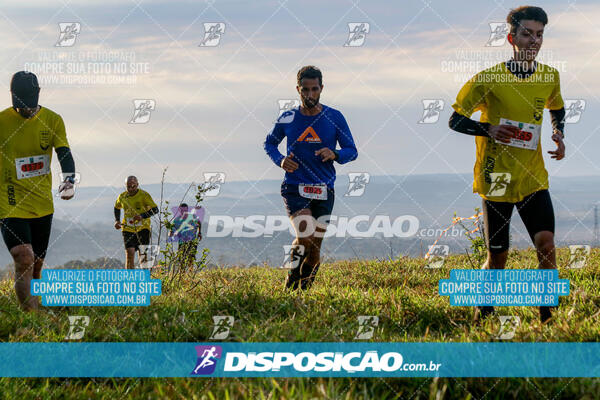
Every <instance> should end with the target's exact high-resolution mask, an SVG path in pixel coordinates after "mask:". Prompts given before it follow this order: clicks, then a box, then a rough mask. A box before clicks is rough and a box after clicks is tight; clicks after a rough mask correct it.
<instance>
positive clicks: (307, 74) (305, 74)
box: [296, 65, 323, 86]
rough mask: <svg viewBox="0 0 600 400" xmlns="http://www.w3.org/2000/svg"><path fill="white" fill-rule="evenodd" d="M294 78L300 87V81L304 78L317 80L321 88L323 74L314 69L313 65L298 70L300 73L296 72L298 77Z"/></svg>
mask: <svg viewBox="0 0 600 400" xmlns="http://www.w3.org/2000/svg"><path fill="white" fill-rule="evenodd" d="M296 78H297V81H298V86H300V81H302V79H304V78H308V79H318V80H319V86H323V74H322V73H321V70H320V69H319V68H317V67H315V66H314V65H306V66H304V67H302V68H300V71H298V75H297V76H296Z"/></svg>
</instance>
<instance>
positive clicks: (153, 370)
mask: <svg viewBox="0 0 600 400" xmlns="http://www.w3.org/2000/svg"><path fill="white" fill-rule="evenodd" d="M0 360H2V363H0V376H2V377H435V376H439V377H599V376H600V343H364V342H336V343H323V342H317V343H308V342H294V343H285V342H280V343H217V342H215V343H0Z"/></svg>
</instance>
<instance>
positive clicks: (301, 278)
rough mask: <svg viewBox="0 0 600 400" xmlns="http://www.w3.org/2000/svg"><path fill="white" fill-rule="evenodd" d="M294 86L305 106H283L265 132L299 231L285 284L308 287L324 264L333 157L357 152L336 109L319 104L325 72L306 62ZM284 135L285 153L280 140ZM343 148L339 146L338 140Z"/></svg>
mask: <svg viewBox="0 0 600 400" xmlns="http://www.w3.org/2000/svg"><path fill="white" fill-rule="evenodd" d="M296 90H297V91H298V94H300V99H301V105H300V107H297V108H294V109H292V110H289V111H285V112H284V113H283V114H282V115H281V116H280V117H279V118H278V120H277V122H276V123H275V126H274V127H273V130H272V131H271V133H269V134H268V135H267V138H266V140H265V142H264V148H265V151H266V152H267V154H268V155H269V157H270V158H271V160H273V162H274V163H275V165H277V166H278V167H281V168H283V169H284V170H285V177H284V180H283V183H282V185H281V196H282V197H283V202H284V204H285V206H286V209H287V213H288V215H289V217H290V218H291V220H292V224H293V226H294V229H295V231H296V238H295V239H294V241H293V243H292V245H293V246H292V254H291V259H292V260H298V264H297V265H296V266H294V267H293V268H292V269H290V271H289V273H288V277H287V281H286V288H291V289H297V288H298V286H300V288H301V289H308V288H309V287H310V286H311V285H312V283H313V282H314V279H315V276H316V274H317V271H318V270H319V265H320V257H321V255H320V251H321V242H322V240H323V235H324V233H325V231H326V229H327V224H328V223H329V216H330V215H331V211H332V210H333V202H334V182H335V167H334V165H333V162H334V161H337V162H338V163H339V164H345V163H347V162H350V161H352V160H354V159H356V157H357V155H358V153H357V151H356V146H355V145H354V140H353V139H352V134H351V133H350V128H348V124H347V123H346V120H345V119H344V116H343V115H342V113H341V112H339V111H338V110H335V109H333V108H331V107H328V106H326V105H324V104H321V103H319V98H320V96H321V91H322V90H323V76H322V74H321V71H320V70H319V69H318V68H316V67H314V66H312V65H309V66H305V67H302V68H301V69H300V70H299V71H298V74H297V86H296ZM284 138H286V139H287V140H286V142H287V143H286V147H287V152H286V154H287V155H286V156H284V155H283V154H281V153H280V152H279V149H278V145H279V144H280V143H281V142H282V141H283V139H284ZM338 143H339V145H340V149H339V150H336V144H338Z"/></svg>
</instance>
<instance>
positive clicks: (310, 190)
mask: <svg viewBox="0 0 600 400" xmlns="http://www.w3.org/2000/svg"><path fill="white" fill-rule="evenodd" d="M298 191H299V192H300V196H302V197H304V198H306V199H313V200H327V185H305V184H302V183H301V184H299V185H298Z"/></svg>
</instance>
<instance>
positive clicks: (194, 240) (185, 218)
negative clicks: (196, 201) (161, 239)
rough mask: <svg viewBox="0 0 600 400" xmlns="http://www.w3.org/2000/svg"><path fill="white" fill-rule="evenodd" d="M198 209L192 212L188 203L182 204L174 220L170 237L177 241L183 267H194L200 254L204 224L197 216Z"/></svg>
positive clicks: (193, 209)
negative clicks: (199, 247)
mask: <svg viewBox="0 0 600 400" xmlns="http://www.w3.org/2000/svg"><path fill="white" fill-rule="evenodd" d="M199 208H200V207H198V208H196V207H193V208H192V209H191V210H190V208H189V207H188V205H187V204H186V203H181V204H180V205H179V207H178V209H177V213H176V215H175V218H174V219H173V227H172V228H171V230H170V231H169V233H168V235H169V238H170V239H176V241H177V254H178V256H179V260H180V261H181V264H182V266H183V267H187V268H189V267H192V266H193V265H194V261H195V260H196V253H197V252H198V242H199V241H201V240H202V233H201V229H202V222H201V221H200V219H199V218H198V217H197V216H196V209H199Z"/></svg>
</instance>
